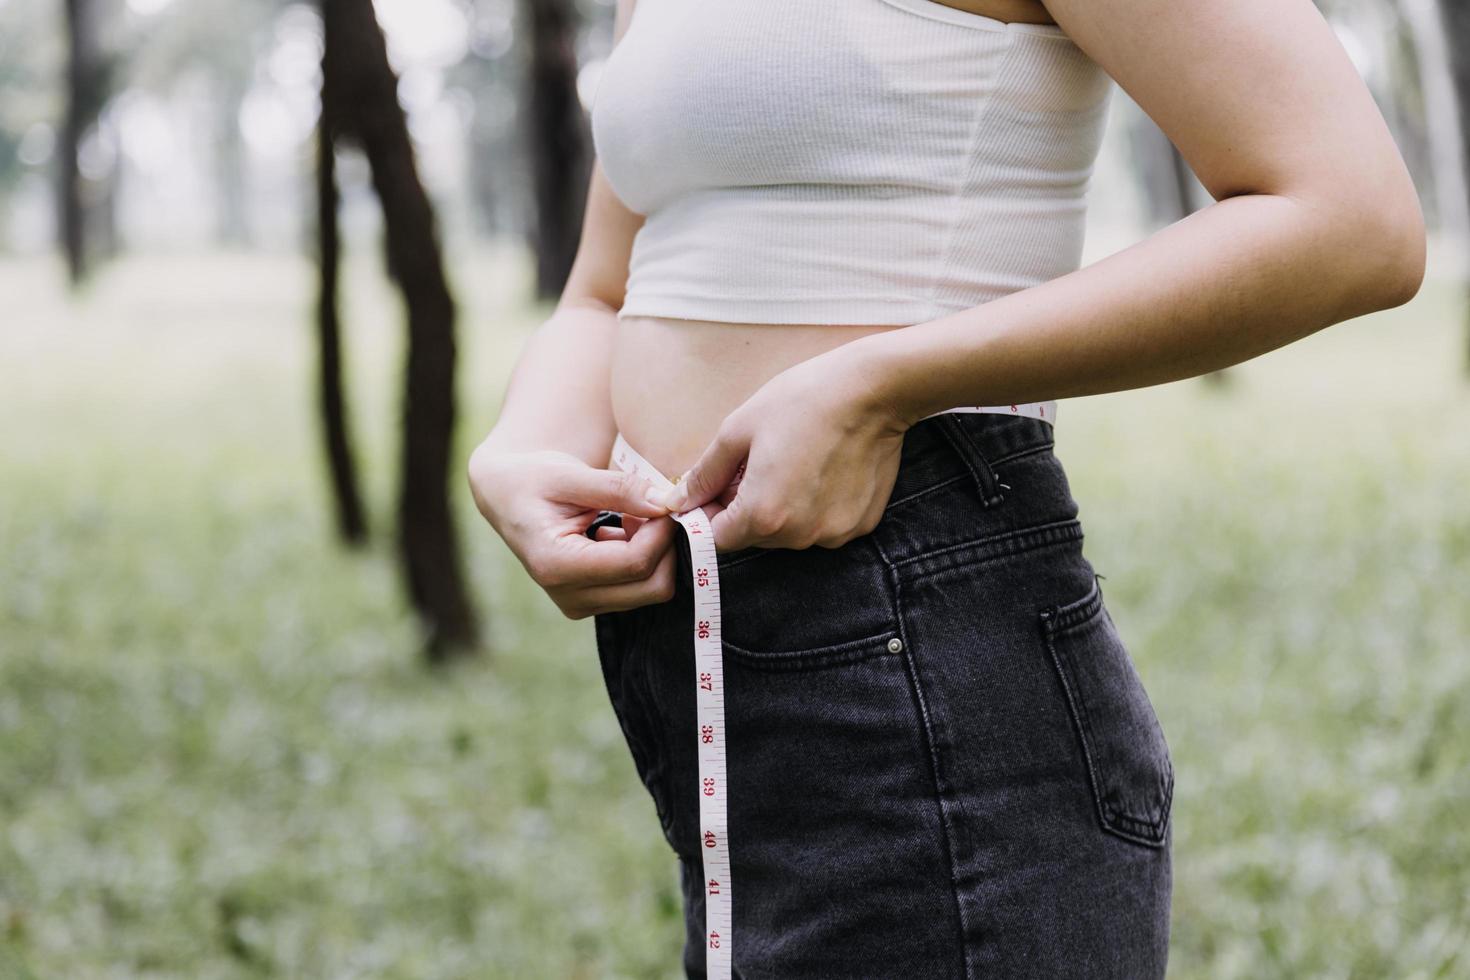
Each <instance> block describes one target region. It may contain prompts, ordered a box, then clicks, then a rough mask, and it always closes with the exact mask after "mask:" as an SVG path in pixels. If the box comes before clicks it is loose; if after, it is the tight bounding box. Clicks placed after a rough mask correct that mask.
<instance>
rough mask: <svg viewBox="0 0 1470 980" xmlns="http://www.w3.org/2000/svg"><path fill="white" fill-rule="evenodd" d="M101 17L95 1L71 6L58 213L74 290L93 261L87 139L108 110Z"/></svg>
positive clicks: (72, 1)
mask: <svg viewBox="0 0 1470 980" xmlns="http://www.w3.org/2000/svg"><path fill="white" fill-rule="evenodd" d="M96 17H97V11H96V8H95V4H94V2H93V0H66V5H65V20H66V49H67V62H66V114H65V116H64V117H63V119H62V123H61V127H60V128H61V132H60V139H59V140H58V146H57V157H58V165H59V176H60V187H59V188H58V195H57V196H58V201H57V210H58V212H59V218H60V220H59V221H58V226H59V229H58V230H59V231H60V238H61V248H62V252H63V254H64V255H65V257H66V271H67V277H68V280H69V281H70V283H71V285H72V287H73V288H76V287H77V286H79V285H80V284H81V282H82V280H83V279H85V278H86V275H87V271H88V267H89V265H90V259H91V251H90V245H91V242H90V240H89V234H88V220H87V218H88V209H87V188H86V187H85V186H84V183H83V177H82V171H81V166H80V163H79V159H78V157H79V155H80V151H81V144H82V137H83V136H85V135H86V132H87V129H88V128H89V127H90V126H91V125H92V124H93V123H94V122H95V121H96V119H97V113H98V112H99V111H100V110H101V107H102V86H103V72H102V63H101V51H100V49H99V47H98V36H97V23H96Z"/></svg>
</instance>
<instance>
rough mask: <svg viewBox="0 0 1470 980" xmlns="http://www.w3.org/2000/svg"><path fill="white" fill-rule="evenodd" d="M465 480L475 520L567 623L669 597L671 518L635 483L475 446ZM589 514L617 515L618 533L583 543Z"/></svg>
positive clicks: (542, 455) (575, 461)
mask: <svg viewBox="0 0 1470 980" xmlns="http://www.w3.org/2000/svg"><path fill="white" fill-rule="evenodd" d="M469 480H470V492H471V493H472V494H474V498H475V505H476V506H477V507H479V509H480V513H481V514H482V515H484V517H485V519H486V520H487V521H489V522H490V524H491V526H492V527H494V528H495V530H496V532H498V533H499V534H500V536H501V537H502V538H504V539H505V543H506V544H507V545H509V546H510V549H511V551H513V552H514V553H515V555H516V557H517V558H519V559H520V560H521V564H522V565H524V566H525V567H526V571H528V572H529V573H530V575H531V577H532V578H533V579H535V581H536V583H537V584H538V585H540V586H541V587H542V588H543V589H545V590H546V594H547V595H549V596H551V599H552V601H553V602H555V603H556V605H557V608H559V609H560V610H561V611H562V613H563V614H564V615H565V616H566V617H567V618H568V619H582V618H584V617H587V616H591V615H593V614H595V613H602V612H616V611H619V610H624V609H632V608H635V607H637V606H644V605H648V604H650V603H655V602H667V601H668V600H669V599H670V598H672V597H673V595H674V569H675V558H676V556H675V554H674V550H673V544H674V530H675V523H674V519H673V518H672V517H670V516H668V510H667V508H665V507H664V506H662V505H661V504H658V503H652V502H650V501H649V499H648V497H647V494H648V491H649V489H650V484H649V483H648V481H647V480H645V479H643V478H642V477H639V476H637V475H636V474H631V473H624V472H622V471H619V470H600V469H597V468H596V467H593V466H589V465H588V464H587V463H586V462H585V461H584V460H582V459H579V458H577V457H576V456H573V455H571V454H570V453H564V452H558V451H555V450H541V451H532V452H512V451H505V450H492V449H489V448H487V447H486V446H484V445H481V446H480V447H479V448H478V449H476V450H475V452H474V453H473V454H472V455H471V456H470V462H469ZM599 510H616V511H621V512H622V513H623V527H621V528H614V527H601V528H598V530H597V535H598V538H597V540H596V541H593V540H592V539H591V538H589V537H587V528H588V526H589V525H590V524H591V523H592V521H593V520H594V519H595V518H596V517H597V512H598V511H599Z"/></svg>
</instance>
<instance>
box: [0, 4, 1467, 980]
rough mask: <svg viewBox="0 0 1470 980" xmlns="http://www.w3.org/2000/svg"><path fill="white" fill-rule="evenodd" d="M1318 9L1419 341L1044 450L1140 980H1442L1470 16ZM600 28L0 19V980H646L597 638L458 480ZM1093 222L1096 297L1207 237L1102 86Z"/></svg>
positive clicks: (650, 825)
mask: <svg viewBox="0 0 1470 980" xmlns="http://www.w3.org/2000/svg"><path fill="white" fill-rule="evenodd" d="M1323 10H1324V13H1325V14H1327V16H1328V17H1329V19H1330V21H1331V22H1332V24H1333V26H1334V28H1335V29H1336V30H1337V32H1338V34H1339V37H1340V38H1341V39H1342V41H1343V44H1344V46H1345V47H1346V48H1347V50H1348V52H1349V53H1350V54H1351V56H1352V57H1353V59H1354V61H1355V63H1356V64H1357V66H1358V68H1359V70H1360V72H1361V73H1362V74H1363V76H1364V78H1365V79H1366V80H1367V81H1368V83H1369V85H1370V87H1371V88H1372V90H1373V92H1374V95H1375V97H1376V98H1377V99H1378V102H1379V105H1380V107H1381V108H1382V110H1383V113H1384V115H1385V117H1386V118H1387V119H1388V121H1389V123H1390V125H1391V127H1392V128H1393V130H1394V133H1395V136H1396V137H1397V139H1398V142H1399V145H1400V147H1401V148H1402V150H1403V153H1404V156H1405V158H1406V160H1407V161H1408V163H1409V165H1410V167H1411V169H1412V170H1413V173H1414V176H1415V179H1416V182H1417V184H1418V186H1419V188H1420V190H1421V194H1422V198H1423V202H1424V207H1425V211H1426V214H1427V216H1428V220H1429V224H1430V236H1431V246H1430V248H1431V251H1430V267H1429V274H1428V277H1427V279H1426V282H1425V285H1424V287H1423V289H1422V291H1421V292H1420V294H1419V296H1418V297H1417V298H1416V299H1414V300H1413V301H1412V302H1411V303H1409V304H1408V305H1406V306H1404V307H1401V308H1398V309H1395V310H1392V311H1388V312H1385V313H1382V314H1377V315H1374V316H1371V317H1364V318H1361V319H1358V320H1354V321H1351V322H1349V323H1346V324H1343V325H1340V326H1336V327H1333V328H1330V329H1328V330H1326V331H1323V332H1321V333H1318V334H1316V335H1313V336H1312V337H1310V338H1307V339H1306V340H1303V341H1301V342H1299V343H1297V344H1294V345H1291V346H1290V347H1287V348H1285V349H1283V350H1280V351H1277V352H1274V353H1271V354H1268V355H1266V356H1264V357H1261V358H1258V359H1256V360H1254V361H1252V362H1250V363H1248V364H1245V365H1241V366H1239V367H1236V368H1232V369H1230V370H1228V371H1226V372H1222V373H1221V374H1219V375H1212V376H1209V377H1207V378H1201V379H1193V380H1190V381H1186V382H1180V383H1176V384H1170V385H1163V386H1158V387H1155V388H1150V389H1145V390H1140V391H1133V392H1125V393H1118V394H1112V395H1106V396H1098V397H1091V398H1080V399H1071V400H1068V401H1067V402H1065V403H1064V404H1063V405H1062V406H1061V410H1060V413H1059V414H1060V418H1059V428H1058V430H1057V440H1058V444H1057V446H1058V454H1059V455H1060V457H1061V458H1062V459H1063V461H1064V463H1065V464H1066V465H1067V467H1068V471H1069V473H1070V474H1071V479H1072V482H1073V490H1074V494H1075V496H1076V497H1077V498H1078V500H1079V503H1080V505H1081V508H1082V519H1083V523H1084V526H1085V527H1086V529H1087V532H1088V539H1087V546H1086V547H1087V553H1088V556H1089V558H1090V559H1091V561H1092V562H1093V564H1094V565H1095V566H1096V568H1097V569H1098V571H1099V572H1101V573H1102V574H1103V575H1104V576H1105V579H1106V583H1105V587H1106V589H1107V593H1108V601H1109V607H1110V610H1111V611H1112V613H1113V616H1114V618H1115V620H1116V621H1117V622H1118V625H1119V628H1120V629H1121V631H1122V632H1123V634H1124V636H1125V637H1126V638H1127V639H1128V641H1129V643H1130V648H1131V649H1132V651H1133V654H1134V657H1135V660H1136V662H1137V664H1138V667H1139V671H1140V673H1141V674H1142V675H1143V677H1144V680H1145V683H1146V684H1147V686H1148V688H1149V691H1150V693H1151V695H1152V697H1153V700H1154V703H1155V705H1156V707H1157V709H1158V712H1159V714H1160V716H1161V718H1162V720H1163V722H1164V727H1165V731H1166V733H1167V735H1168V738H1169V741H1170V745H1171V748H1172V751H1173V753H1174V756H1175V763H1176V767H1177V770H1178V788H1177V793H1176V797H1175V821H1176V822H1175V829H1174V832H1175V856H1176V857H1175V859H1176V879H1175V881H1176V883H1175V903H1174V945H1173V952H1172V958H1171V963H1172V969H1171V975H1172V976H1178V977H1181V978H1195V977H1198V978H1276V977H1289V978H1297V977H1311V978H1319V977H1321V978H1344V980H1346V978H1354V980H1356V978H1376V977H1395V978H1399V977H1404V978H1457V977H1458V978H1465V977H1470V656H1467V654H1470V492H1467V488H1470V322H1467V310H1466V303H1467V300H1466V297H1467V292H1466V285H1465V284H1466V278H1467V270H1470V248H1467V234H1466V230H1467V226H1470V220H1467V213H1470V205H1467V202H1470V193H1467V179H1466V160H1467V156H1470V154H1467V153H1466V137H1465V133H1466V131H1467V128H1470V126H1467V124H1470V50H1467V49H1470V3H1467V2H1466V0H1443V4H1442V5H1436V3H1435V0H1332V2H1331V3H1328V4H1325V5H1324V6H1323ZM375 20H376V23H375ZM378 25H381V28H382V30H383V33H382V34H380V33H379V32H378ZM611 35H612V7H611V4H610V3H606V2H599V0H576V2H573V0H379V2H377V3H376V5H375V6H374V5H373V4H372V3H371V2H370V0H321V3H320V4H301V3H282V2H277V0H257V2H254V3H239V2H225V0H0V977H3V978H10V977H29V978H47V980H50V978H67V980H71V978H93V977H96V978H104V977H105V978H119V977H150V978H154V977H156V978H163V977H168V978H250V977H267V976H269V977H276V976H279V977H332V978H347V977H364V978H366V977H392V978H400V977H401V978H421V977H422V978H431V977H432V978H448V977H455V978H458V977H497V978H498V977H515V978H521V977H534V978H602V977H628V978H665V977H675V976H678V975H679V972H678V963H679V952H680V945H681V943H682V938H683V932H682V920H681V918H680V910H679V899H678V891H677V880H676V869H675V864H674V862H673V858H672V854H671V852H670V851H669V850H668V848H667V845H666V844H665V843H664V841H663V838H662V836H661V835H660V832H659V826H658V823H657V820H656V817H655V815H654V811H653V805H652V801H651V800H650V799H649V797H648V796H647V794H646V793H645V791H644V790H643V787H642V785H641V784H640V783H639V782H638V779H637V776H636V774H635V772H634V768H633V765H632V760H631V758H630V757H629V755H628V752H627V749H626V747H625V745H624V743H623V741H622V736H621V733H620V731H619V729H618V725H617V722H616V720H615V718H614V716H613V713H612V709H611V707H610V706H609V705H608V703H607V700H606V695H605V692H604V690H603V687H602V680H601V676H600V673H599V671H598V667H597V661H596V654H595V648H594V644H593V637H592V629H591V623H590V621H578V622H572V621H568V620H566V619H564V618H562V617H561V616H560V614H559V613H558V612H557V611H556V609H555V607H554V606H553V605H552V604H551V602H550V601H549V600H548V599H547V598H546V597H545V596H544V594H542V593H541V592H540V590H539V589H538V588H537V587H536V586H535V585H534V583H532V582H531V581H530V580H529V578H528V577H527V576H526V575H525V574H524V572H523V570H522V569H521V567H520V565H519V564H518V562H516V560H515V558H514V556H513V555H511V554H510V552H509V551H508V550H507V549H506V548H505V547H504V546H503V545H502V544H501V542H500V541H499V539H498V538H497V537H496V536H495V535H494V534H493V532H492V531H491V530H490V529H489V528H488V526H486V525H485V524H484V523H483V522H482V521H481V520H480V518H479V516H478V514H477V513H476V512H475V509H474V506H473V503H472V502H471V500H470V498H469V494H468V492H467V488H466V486H465V481H464V477H463V472H464V463H465V460H466V458H467V455H468V453H469V451H470V449H471V448H472V447H473V446H474V444H475V443H476V442H477V441H478V440H479V439H480V438H481V437H482V436H483V435H484V433H485V432H486V431H488V429H489V427H490V425H491V424H492V423H493V421H494V414H495V411H496V410H497V408H498V406H499V404H500V397H501V394H502V392H503V386H504V382H505V379H506V377H507V374H508V372H509V370H510V368H511V366H512V363H513V361H514V358H515V356H516V353H517V351H518V350H519V348H520V346H521V344H522V343H523V342H524V340H525V339H526V337H527V336H528V335H529V333H530V332H531V331H533V330H534V329H535V328H536V326H537V325H538V324H539V323H540V322H541V321H542V320H544V318H545V317H546V316H547V315H548V314H549V312H550V309H551V304H552V303H553V302H554V300H555V298H556V296H557V295H558V293H559V290H560V286H561V283H562V282H563V281H564V277H565V275H566V270H567V266H568V264H569V262H570V259H571V256H572V254H573V251H574V249H575V244H576V236H577V231H578V228H579V225H580V220H581V207H582V203H581V198H582V194H583V192H584V190H585V183H586V173H587V169H586V168H587V166H588V164H589V160H590V155H591V146H590V142H589V136H588V132H587V127H586V111H587V108H588V106H590V104H591V100H592V99H593V98H594V96H595V92H596V84H597V77H598V71H599V68H600V65H601V64H602V62H603V60H604V59H605V57H606V55H607V52H608V49H609V47H610V44H611ZM384 36H386V45H385V44H384V40H383V38H384ZM1090 202H1091V213H1090V224H1089V231H1088V241H1087V254H1086V256H1085V258H1084V262H1091V261H1093V260H1095V259H1097V258H1100V257H1101V256H1103V255H1106V254H1109V253H1111V252H1113V251H1116V250H1117V249H1119V248H1121V247H1124V246H1126V245H1127V244H1129V243H1131V242H1133V241H1137V240H1138V239H1140V238H1142V237H1144V236H1146V235H1147V234H1149V233H1150V232H1151V231H1152V230H1154V229H1156V228H1158V227H1161V226H1162V225H1164V224H1167V223H1169V222H1171V221H1174V220H1177V219H1178V218H1180V217H1182V216H1183V215H1184V214H1186V213H1188V212H1189V211H1190V210H1192V209H1195V208H1199V207H1202V206H1205V205H1207V204H1208V203H1209V201H1208V198H1207V195H1205V194H1204V193H1203V190H1202V188H1200V187H1199V185H1198V184H1197V182H1195V181H1194V180H1193V178H1192V176H1191V175H1190V174H1189V171H1188V168H1187V167H1185V166H1183V164H1182V163H1181V161H1180V160H1179V158H1178V156H1177V154H1176V153H1174V152H1173V150H1172V147H1170V145H1169V143H1168V141H1167V139H1165V138H1164V137H1163V136H1162V134H1160V133H1159V132H1158V130H1157V129H1156V128H1154V127H1153V126H1152V124H1151V123H1150V122H1149V120H1148V119H1147V117H1146V116H1144V115H1143V114H1142V113H1141V112H1139V111H1138V110H1137V107H1136V106H1134V105H1133V104H1132V103H1131V101H1130V100H1129V99H1128V98H1127V96H1126V94H1125V93H1123V92H1121V91H1117V90H1115V91H1114V94H1113V103H1112V106H1111V116H1110V121H1109V132H1108V137H1107V141H1106V143H1105V145H1104V148H1103V152H1102V155H1101V157H1100V159H1099V161H1098V165H1097V170H1096V173H1095V176H1094V182H1093V186H1092V191H1091V196H1090ZM1363 247H1364V248H1373V247H1376V245H1375V243H1373V242H1364V243H1363ZM390 271H391V273H392V274H391V275H390V274H389V272H390Z"/></svg>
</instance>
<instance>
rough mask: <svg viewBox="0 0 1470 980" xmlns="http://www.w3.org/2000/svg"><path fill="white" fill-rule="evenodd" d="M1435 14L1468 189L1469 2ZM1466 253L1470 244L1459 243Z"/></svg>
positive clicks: (1445, 5)
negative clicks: (1441, 34)
mask: <svg viewBox="0 0 1470 980" xmlns="http://www.w3.org/2000/svg"><path fill="white" fill-rule="evenodd" d="M1439 13H1440V18H1441V20H1442V22H1443V23H1444V34H1445V37H1446V38H1448V39H1449V41H1450V43H1449V45H1448V47H1449V64H1450V71H1451V74H1452V75H1453V77H1454V83H1455V84H1454V89H1455V102H1456V116H1457V118H1458V120H1459V129H1460V166H1461V168H1462V172H1463V173H1464V174H1465V181H1464V183H1463V184H1462V186H1470V50H1466V47H1465V44H1466V39H1467V38H1470V0H1440V3H1439ZM1461 245H1462V248H1463V249H1464V251H1465V253H1467V254H1470V241H1466V242H1462V243H1461ZM1465 289H1466V295H1465V338H1466V344H1465V370H1466V372H1467V374H1470V270H1466V276H1465Z"/></svg>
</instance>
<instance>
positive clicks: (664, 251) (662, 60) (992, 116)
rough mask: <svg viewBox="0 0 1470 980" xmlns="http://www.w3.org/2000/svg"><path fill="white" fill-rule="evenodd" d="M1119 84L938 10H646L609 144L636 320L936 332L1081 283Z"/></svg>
mask: <svg viewBox="0 0 1470 980" xmlns="http://www.w3.org/2000/svg"><path fill="white" fill-rule="evenodd" d="M1111 89H1112V82H1111V79H1110V78H1109V76H1108V75H1107V74H1106V73H1105V72H1103V70H1102V69H1101V68H1100V67H1099V66H1098V65H1097V63H1096V62H1094V61H1093V60H1092V59H1090V58H1089V57H1087V55H1085V54H1084V53H1083V52H1082V50H1081V49H1080V48H1078V47H1077V45H1076V44H1074V43H1073V42H1072V40H1071V39H1070V38H1068V37H1067V35H1066V34H1065V33H1064V32H1063V31H1062V29H1061V28H1060V27H1057V26H1055V25H1050V24H1022V23H1009V24H1008V23H1005V22H1002V21H999V20H994V19H992V18H989V17H983V16H980V15H978V14H972V13H968V12H965V11H961V10H956V9H954V8H952V7H947V6H945V5H943V4H940V3H937V2H934V0H638V3H637V5H636V6H635V8H634V12H633V19H632V21H631V22H630V23H629V25H628V29H627V31H626V32H625V33H624V35H623V37H622V39H621V40H620V41H619V42H618V44H617V46H616V47H615V48H614V49H613V53H612V55H611V56H610V58H609V59H608V61H607V63H606V64H605V66H604V68H603V72H602V76H601V79H600V81H599V83H598V87H597V92H596V95H595V96H594V99H593V104H592V133H593V140H594V144H595V147H596V152H597V155H598V159H599V160H600V162H601V164H602V168H603V172H604V174H605V176H606V177H607V180H608V182H609V184H610V185H611V186H612V188H613V190H614V191H615V192H616V193H617V195H618V197H619V198H620V199H621V200H622V201H623V203H624V204H626V205H627V206H628V207H629V208H630V209H631V210H633V211H635V212H637V213H639V214H642V215H645V216H646V220H645V221H644V223H643V226H642V227H641V228H640V229H639V230H638V234H637V236H636V238H635V239H634V241H633V251H632V255H631V257H630V261H629V271H628V284H627V295H626V298H625V300H624V303H623V306H622V309H621V311H620V312H619V314H618V315H619V317H620V318H621V317H625V316H629V315H633V314H640V315H649V316H667V317H683V318H689V319H700V320H717V321H726V322H748V323H828V324H838V323H852V324H895V323H904V324H907V323H919V322H921V321H924V320H929V319H933V318H935V317H937V316H941V315H943V314H945V313H949V312H953V311H955V310H960V309H964V308H967V307H970V306H976V305H978V304H981V303H984V302H987V301H989V300H991V299H995V298H997V297H999V296H1003V295H1005V294H1007V293H1010V292H1013V291H1015V290H1020V289H1025V288H1027V287H1029V286H1033V285H1036V284H1039V283H1042V282H1045V281H1047V280H1049V279H1053V278H1055V277H1057V276H1060V275H1064V274H1066V273H1068V272H1071V271H1073V270H1075V269H1077V268H1078V266H1079V264H1080V262H1081V258H1082V238H1083V232H1084V227H1085V218H1086V200H1085V193H1086V190H1087V186H1088V184H1089V182H1090V178H1091V174H1092V169H1093V163H1094V161H1095V159H1096V157H1097V150H1098V146H1099V144H1100V142H1101V139H1102V132H1103V127H1104V124H1105V120H1106V116H1107V108H1108V96H1109V94H1110V92H1111Z"/></svg>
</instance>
